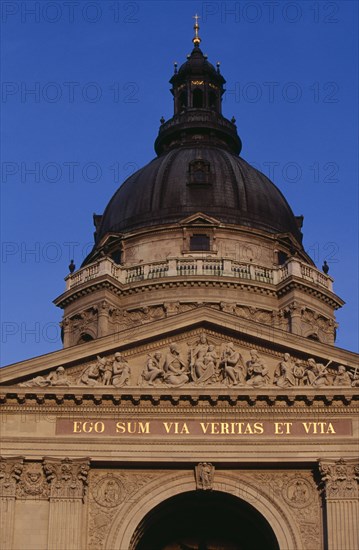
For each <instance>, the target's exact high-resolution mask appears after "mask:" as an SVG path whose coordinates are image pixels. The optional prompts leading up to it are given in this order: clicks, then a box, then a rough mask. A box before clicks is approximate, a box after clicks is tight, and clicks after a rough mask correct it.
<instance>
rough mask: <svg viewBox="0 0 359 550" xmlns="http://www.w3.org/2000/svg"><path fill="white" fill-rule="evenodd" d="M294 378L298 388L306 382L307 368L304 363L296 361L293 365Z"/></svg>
mask: <svg viewBox="0 0 359 550" xmlns="http://www.w3.org/2000/svg"><path fill="white" fill-rule="evenodd" d="M293 377H294V381H295V385H296V386H303V385H304V382H305V380H306V367H305V365H304V363H303V361H299V359H298V360H297V361H295V363H294V365H293Z"/></svg>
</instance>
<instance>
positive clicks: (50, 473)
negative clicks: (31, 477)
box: [44, 458, 89, 550]
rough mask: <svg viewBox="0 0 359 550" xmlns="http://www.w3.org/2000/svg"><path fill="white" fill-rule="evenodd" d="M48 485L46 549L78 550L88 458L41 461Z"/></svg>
mask: <svg viewBox="0 0 359 550" xmlns="http://www.w3.org/2000/svg"><path fill="white" fill-rule="evenodd" d="M44 470H45V473H46V476H47V479H48V481H49V483H50V516H49V532H48V533H49V534H48V545H47V548H48V550H64V549H65V548H66V550H81V549H82V548H83V544H82V538H81V537H82V531H83V529H82V517H83V502H84V496H85V489H86V485H87V475H88V471H89V459H76V460H69V459H68V458H65V459H64V460H60V459H59V460H56V459H50V458H49V459H45V460H44Z"/></svg>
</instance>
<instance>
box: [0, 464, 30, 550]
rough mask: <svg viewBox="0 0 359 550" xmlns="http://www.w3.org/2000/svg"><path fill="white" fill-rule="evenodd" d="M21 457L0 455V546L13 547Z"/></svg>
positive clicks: (21, 467)
mask: <svg viewBox="0 0 359 550" xmlns="http://www.w3.org/2000/svg"><path fill="white" fill-rule="evenodd" d="M23 460H24V459H23V457H15V458H1V457H0V548H4V549H5V548H12V547H13V534H14V518H15V498H16V486H17V483H18V481H19V479H20V476H21V472H22V470H23Z"/></svg>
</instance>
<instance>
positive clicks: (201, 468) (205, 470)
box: [195, 462, 214, 491]
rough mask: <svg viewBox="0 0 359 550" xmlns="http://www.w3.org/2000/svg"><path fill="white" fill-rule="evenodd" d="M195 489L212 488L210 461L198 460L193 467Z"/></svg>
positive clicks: (211, 465) (212, 472)
mask: <svg viewBox="0 0 359 550" xmlns="http://www.w3.org/2000/svg"><path fill="white" fill-rule="evenodd" d="M195 474H196V485H197V489H202V490H204V491H206V490H211V489H212V488H213V480H214V466H213V464H211V463H210V462H200V463H199V464H198V465H197V466H196V468H195Z"/></svg>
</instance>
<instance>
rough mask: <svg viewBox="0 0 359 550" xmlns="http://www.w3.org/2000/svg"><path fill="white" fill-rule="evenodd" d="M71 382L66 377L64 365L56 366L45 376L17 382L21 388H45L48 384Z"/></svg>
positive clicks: (55, 384) (56, 384)
mask: <svg viewBox="0 0 359 550" xmlns="http://www.w3.org/2000/svg"><path fill="white" fill-rule="evenodd" d="M70 384H71V382H70V380H68V378H67V374H66V371H65V369H64V367H57V369H56V370H55V371H52V372H50V374H49V375H48V376H47V377H44V376H36V378H33V379H32V380H28V381H27V382H22V383H21V384H19V385H20V386H21V387H23V388H33V387H38V388H46V387H48V386H70Z"/></svg>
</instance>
